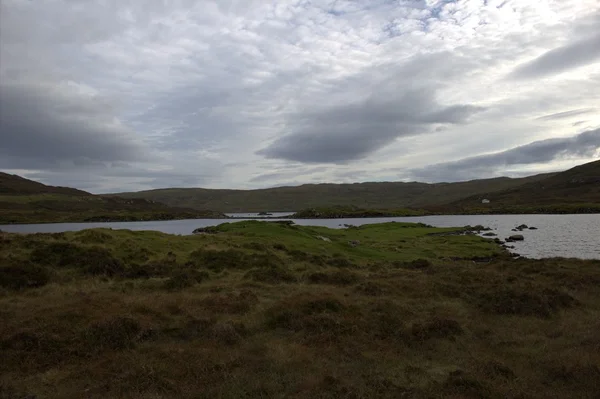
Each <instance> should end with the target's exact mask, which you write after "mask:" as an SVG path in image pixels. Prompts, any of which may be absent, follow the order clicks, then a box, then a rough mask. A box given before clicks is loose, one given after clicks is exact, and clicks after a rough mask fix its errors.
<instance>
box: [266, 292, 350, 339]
mask: <svg viewBox="0 0 600 399" xmlns="http://www.w3.org/2000/svg"><path fill="white" fill-rule="evenodd" d="M344 308H345V306H344V305H343V304H342V303H341V302H340V301H338V300H337V299H335V298H330V297H324V298H316V299H305V298H297V299H296V298H293V299H290V300H287V301H284V302H282V303H280V304H278V305H276V306H274V307H272V308H271V309H269V310H268V311H267V325H268V326H269V327H270V328H284V329H287V330H293V331H299V330H301V329H303V328H304V321H306V316H314V315H319V314H321V315H322V314H330V313H338V312H341V311H342V310H343V309H344Z"/></svg>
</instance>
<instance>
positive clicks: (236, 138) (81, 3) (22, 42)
mask: <svg viewBox="0 0 600 399" xmlns="http://www.w3.org/2000/svg"><path fill="white" fill-rule="evenodd" d="M599 157H600V1H599V0H536V1H530V0H456V1H453V0H369V1H366V0H363V1H361V0H274V1H267V0H263V1H258V0H202V1H192V0H179V1H177V0H162V1H161V0H153V1H142V0H77V1H76V0H62V1H61V0H36V1H32V0H0V170H2V171H4V172H8V173H14V174H19V175H22V176H25V177H27V178H31V179H34V180H37V181H40V182H43V183H46V184H52V185H64V186H70V187H76V188H79V189H84V190H87V191H90V192H93V193H108V192H122V191H138V190H146V189H153V188H164V187H207V188H238V189H254V188H264V187H274V186H284V185H298V184H304V183H322V182H332V183H350V182H363V181H415V180H417V181H424V182H441V181H462V180H470V179H477V178H489V177H496V176H512V177H518V176H525V175H532V174H537V173H542V172H549V171H556V170H564V169H568V168H570V167H573V166H575V165H578V164H582V163H585V162H589V161H593V160H596V159H598V158H599Z"/></svg>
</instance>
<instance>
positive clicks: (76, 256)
mask: <svg viewBox="0 0 600 399" xmlns="http://www.w3.org/2000/svg"><path fill="white" fill-rule="evenodd" d="M82 252H83V251H82V248H81V247H80V246H78V245H75V244H71V243H69V242H52V243H48V244H45V245H42V246H40V247H38V248H36V249H34V250H33V251H32V252H31V255H30V256H29V259H30V260H31V261H32V262H33V263H37V264H42V265H50V266H58V267H70V266H75V264H77V263H78V262H81V261H82V260H84V259H82Z"/></svg>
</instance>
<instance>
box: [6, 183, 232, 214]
mask: <svg viewBox="0 0 600 399" xmlns="http://www.w3.org/2000/svg"><path fill="white" fill-rule="evenodd" d="M202 217H210V218H220V217H224V215H223V214H221V213H219V212H211V211H204V210H197V209H185V208H179V207H170V206H168V205H164V204H161V203H157V202H154V201H152V200H146V199H141V198H128V199H125V198H120V197H106V196H99V195H93V194H90V193H88V192H86V191H82V190H77V189H74V188H68V187H54V186H47V185H45V184H41V183H38V182H35V181H32V180H28V179H25V178H23V177H20V176H17V175H10V174H6V173H2V172H0V224H3V223H42V222H91V221H139V220H168V219H193V218H202Z"/></svg>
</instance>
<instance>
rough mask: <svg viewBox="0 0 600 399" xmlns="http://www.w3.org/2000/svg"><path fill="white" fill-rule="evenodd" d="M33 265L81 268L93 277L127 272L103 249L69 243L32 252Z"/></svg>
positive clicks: (56, 244)
mask: <svg viewBox="0 0 600 399" xmlns="http://www.w3.org/2000/svg"><path fill="white" fill-rule="evenodd" d="M30 260H31V261H32V262H33V263H38V264H42V265H49V266H55V267H66V268H80V269H81V270H82V271H83V272H84V273H87V274H91V275H105V276H109V277H112V276H115V275H118V274H122V273H123V272H124V271H125V268H124V266H123V264H122V263H121V262H120V261H119V260H118V259H116V258H114V257H113V256H112V254H111V252H110V251H109V250H108V249H106V248H102V247H82V246H78V245H75V244H72V243H68V242H53V243H49V244H46V245H44V246H42V247H39V248H36V249H35V250H33V251H32V252H31V255H30Z"/></svg>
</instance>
